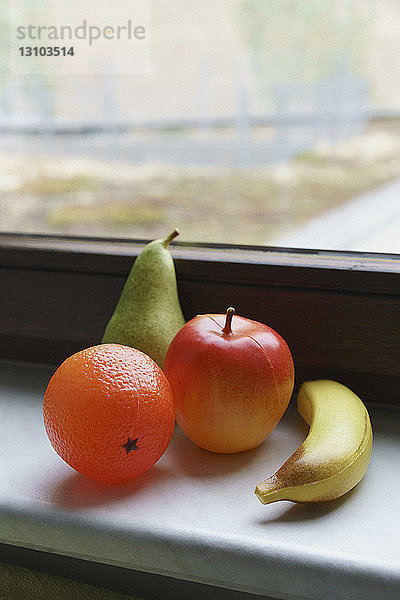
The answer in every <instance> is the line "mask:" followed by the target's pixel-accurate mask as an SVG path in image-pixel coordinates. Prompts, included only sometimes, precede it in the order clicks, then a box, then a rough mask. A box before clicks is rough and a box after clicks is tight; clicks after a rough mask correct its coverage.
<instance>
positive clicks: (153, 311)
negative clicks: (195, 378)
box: [102, 229, 185, 368]
mask: <svg viewBox="0 0 400 600" xmlns="http://www.w3.org/2000/svg"><path fill="white" fill-rule="evenodd" d="M178 234H179V231H178V230H177V229H175V230H174V231H172V232H171V233H170V234H169V235H168V236H167V237H166V238H164V239H158V240H154V241H153V242H150V243H149V244H147V246H145V248H144V249H143V250H142V252H141V253H140V254H139V256H138V257H137V258H136V260H135V262H134V263H133V266H132V269H131V271H130V273H129V275H128V278H127V280H126V282H125V286H124V288H123V290H122V293H121V296H120V298H119V301H118V304H117V306H116V307H115V310H114V313H113V314H112V316H111V319H110V321H109V322H108V324H107V327H106V330H105V332H104V335H103V339H102V342H103V344H105V343H115V344H124V345H125V346H132V347H133V348H136V349H138V350H141V351H142V352H144V353H145V354H148V355H149V356H150V357H151V358H152V359H153V360H154V361H155V362H156V363H157V364H158V365H159V366H160V367H161V368H162V367H163V365H164V359H165V355H166V353H167V350H168V347H169V345H170V343H171V341H172V339H173V338H174V336H175V334H176V333H178V331H179V329H181V327H183V325H184V324H185V319H184V317H183V314H182V309H181V306H180V303H179V297H178V289H177V285H176V273H175V265H174V261H173V259H172V256H171V254H170V252H169V250H168V245H169V243H170V242H171V240H173V239H174V238H175V237H176V236H177V235H178Z"/></svg>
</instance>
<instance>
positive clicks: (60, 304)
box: [0, 233, 400, 404]
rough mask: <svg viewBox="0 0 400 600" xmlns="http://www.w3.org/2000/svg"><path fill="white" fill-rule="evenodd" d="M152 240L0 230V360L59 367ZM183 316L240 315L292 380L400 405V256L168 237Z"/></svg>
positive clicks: (107, 308)
mask: <svg viewBox="0 0 400 600" xmlns="http://www.w3.org/2000/svg"><path fill="white" fill-rule="evenodd" d="M148 241H149V240H144V239H143V240H128V239H104V238H94V237H78V236H57V235H51V236H49V235H40V234H18V233H0V272H1V280H0V281H1V284H2V285H1V288H0V289H1V294H0V358H1V359H6V360H20V361H21V360H22V361H35V362H40V363H50V364H54V365H57V364H59V363H60V362H61V361H62V360H63V359H64V358H66V357H67V356H69V355H70V354H72V353H73V352H75V351H78V350H79V349H81V348H82V347H87V346H89V345H95V344H96V343H100V341H101V334H102V331H103V329H104V327H105V324H106V322H107V320H108V318H109V316H110V315H111V313H112V311H113V308H114V306H115V303H116V301H117V299H118V297H119V293H120V291H121V290H122V287H123V284H124V281H125V279H126V277H127V274H128V272H129V270H130V268H131V266H132V263H133V260H134V259H135V257H136V256H137V255H138V254H139V253H140V251H141V250H142V249H143V247H144V245H145V244H146V243H148ZM170 250H171V253H172V256H173V258H174V262H175V267H176V273H177V282H178V290H179V295H180V300H181V304H182V308H183V312H184V314H185V317H186V318H187V319H190V318H192V317H193V316H195V315H196V314H198V313H202V312H224V311H225V309H226V308H227V306H228V305H234V306H235V307H236V310H237V313H238V314H240V315H242V316H246V317H248V318H252V319H255V320H259V321H262V322H264V323H267V324H268V325H270V326H271V327H273V328H274V329H276V330H277V331H278V332H279V333H281V335H282V336H283V337H284V338H285V339H286V341H287V342H288V344H289V346H290V348H291V350H292V353H293V357H294V360H295V365H296V385H298V384H299V383H301V382H302V381H304V380H305V379H310V378H325V377H327V378H335V379H337V380H340V381H342V383H344V384H346V385H349V386H350V387H352V389H354V391H355V392H356V393H359V394H360V395H361V396H362V397H363V398H364V399H365V400H366V401H367V402H368V401H371V402H375V401H379V402H386V403H391V404H394V403H399V402H400V399H399V397H398V389H399V383H400V373H399V369H398V365H399V364H400V344H399V337H400V333H399V332H400V320H399V315H400V310H399V308H400V285H399V281H400V279H399V273H400V261H399V258H400V256H399V255H387V254H371V253H357V252H339V251H322V250H312V249H310V250H296V249H288V248H271V247H257V246H248V247H247V246H240V245H227V244H200V243H188V242H182V241H174V242H172V244H171V246H170Z"/></svg>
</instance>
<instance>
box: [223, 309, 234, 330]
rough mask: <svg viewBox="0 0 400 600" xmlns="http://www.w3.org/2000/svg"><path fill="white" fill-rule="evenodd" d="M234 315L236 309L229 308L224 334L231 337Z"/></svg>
mask: <svg viewBox="0 0 400 600" xmlns="http://www.w3.org/2000/svg"><path fill="white" fill-rule="evenodd" d="M234 314H235V309H234V308H233V307H232V306H230V307H229V308H227V309H226V316H225V326H224V328H223V330H222V333H225V334H226V335H229V334H230V333H232V328H231V324H232V317H233V315H234Z"/></svg>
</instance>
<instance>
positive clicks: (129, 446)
mask: <svg viewBox="0 0 400 600" xmlns="http://www.w3.org/2000/svg"><path fill="white" fill-rule="evenodd" d="M138 439H139V438H136V439H135V440H131V438H130V437H128V441H127V442H126V444H122V448H125V450H126V453H127V454H129V452H130V451H131V450H139V448H138V447H137V445H136V444H137V441H138Z"/></svg>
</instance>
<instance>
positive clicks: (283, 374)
mask: <svg viewBox="0 0 400 600" xmlns="http://www.w3.org/2000/svg"><path fill="white" fill-rule="evenodd" d="M234 312H235V311H234V309H233V308H228V310H227V312H226V315H215V314H211V315H198V316H197V317H194V319H192V320H191V321H189V322H188V323H186V325H184V326H183V327H182V329H180V331H178V333H177V334H176V336H175V337H174V339H173V340H172V342H171V344H170V346H169V349H168V352H167V356H166V359H165V365H164V371H165V374H166V375H167V378H168V380H169V382H170V385H171V388H172V392H173V396H174V402H175V410H176V420H177V423H178V424H179V426H180V427H181V428H182V429H183V431H184V432H185V434H186V435H187V436H188V437H189V438H190V439H191V440H192V441H193V442H194V443H195V444H197V445H198V446H200V447H201V448H204V449H206V450H210V451H212V452H221V453H232V452H240V451H242V450H249V449H251V448H255V447H256V446H258V445H259V444H261V442H263V441H264V440H265V438H266V437H267V436H268V435H269V434H270V432H271V431H272V430H273V429H274V427H275V426H276V425H277V423H278V422H279V420H280V419H281V417H282V415H283V413H284V412H285V410H286V408H287V405H288V404H289V401H290V397H291V394H292V391H293V385H294V365H293V359H292V355H291V353H290V350H289V348H288V345H287V344H286V342H285V340H284V339H283V338H282V337H281V336H280V335H279V334H278V333H277V332H276V331H274V330H273V329H271V328H270V327H268V326H267V325H264V324H263V323H258V322H257V321H252V320H250V319H246V318H244V317H239V316H236V315H235V316H233V315H234Z"/></svg>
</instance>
